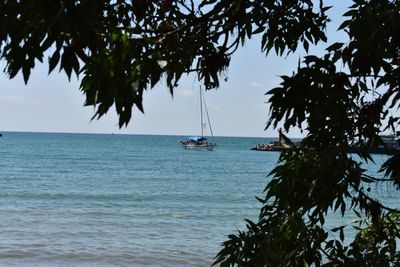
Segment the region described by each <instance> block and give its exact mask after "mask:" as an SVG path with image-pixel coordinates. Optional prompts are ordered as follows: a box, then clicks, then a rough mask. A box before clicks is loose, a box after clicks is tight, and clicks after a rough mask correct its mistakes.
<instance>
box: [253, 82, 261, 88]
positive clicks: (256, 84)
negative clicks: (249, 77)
mask: <svg viewBox="0 0 400 267" xmlns="http://www.w3.org/2000/svg"><path fill="white" fill-rule="evenodd" d="M250 85H251V86H252V87H260V86H261V85H262V83H260V82H256V81H251V82H250Z"/></svg>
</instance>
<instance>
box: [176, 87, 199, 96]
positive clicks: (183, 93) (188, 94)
mask: <svg viewBox="0 0 400 267" xmlns="http://www.w3.org/2000/svg"><path fill="white" fill-rule="evenodd" d="M178 94H179V95H181V96H183V97H188V96H194V95H195V93H194V92H193V91H192V90H187V89H186V90H183V91H179V92H178Z"/></svg>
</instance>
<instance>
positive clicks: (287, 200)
mask: <svg viewBox="0 0 400 267" xmlns="http://www.w3.org/2000/svg"><path fill="white" fill-rule="evenodd" d="M315 4H317V1H312V0H271V1H256V0H249V1H240V0H229V1H228V0H220V1H217V0H208V1H205V0H204V1H201V2H195V1H190V0H189V1H184V0H176V1H173V0H158V1H149V0H137V1H124V0H115V1H104V0H103V1H89V0H80V1H73V0H52V1H49V0H36V1H25V0H6V1H3V2H1V3H0V58H1V59H3V60H5V61H6V62H7V66H6V69H5V71H6V72H7V73H8V75H9V77H10V78H13V77H15V76H16V75H17V74H18V73H19V72H22V75H23V77H24V79H25V82H28V79H29V76H30V72H31V70H32V69H33V68H34V67H35V64H36V63H38V61H39V62H43V61H44V60H45V58H47V60H48V63H49V72H52V71H53V70H54V69H55V68H57V67H58V68H59V70H60V71H62V72H65V74H66V75H67V76H68V77H69V78H70V77H71V76H72V75H73V74H75V75H77V76H78V77H81V85H80V90H82V91H83V93H84V94H85V96H86V102H85V104H86V105H94V106H96V113H95V115H94V117H95V118H96V117H101V116H102V115H104V114H105V113H106V112H107V111H108V110H109V109H110V107H112V106H115V108H116V111H117V113H118V114H119V125H120V127H122V126H123V125H126V124H127V123H128V122H129V121H130V119H131V115H132V107H133V106H136V107H137V108H138V109H139V110H140V111H142V112H143V110H144V108H143V106H142V97H143V92H144V90H147V89H150V88H153V87H154V86H155V85H156V84H158V83H160V82H161V81H163V80H164V81H165V82H166V85H167V86H168V87H169V89H170V91H171V93H172V92H173V88H174V87H176V86H177V85H178V82H179V80H180V79H181V77H182V76H183V75H184V74H185V75H186V74H189V73H195V74H197V76H198V78H199V80H201V81H202V83H204V85H205V87H206V88H207V89H212V88H217V87H218V86H219V83H220V81H219V79H220V77H221V74H223V72H224V70H226V68H228V66H229V63H230V59H231V56H232V55H233V54H234V52H235V51H236V49H237V48H238V47H239V46H240V45H242V44H244V43H245V42H246V41H248V40H249V39H251V38H253V36H254V35H260V36H261V51H262V52H263V53H264V54H268V53H270V52H271V51H274V52H275V53H276V54H278V55H280V56H283V55H286V54H289V53H293V52H294V51H296V50H297V49H298V48H299V47H301V48H303V49H304V50H305V51H306V52H308V50H309V47H310V45H316V44H318V43H320V42H327V41H328V40H327V37H326V36H325V28H326V25H327V23H328V22H329V18H328V17H327V15H326V12H327V10H328V9H329V7H327V6H325V4H324V1H323V0H320V1H319V5H318V6H317V5H315ZM399 10H400V1H397V0H353V5H352V6H351V7H349V9H348V11H347V12H346V13H345V14H344V15H343V22H342V24H341V25H340V27H339V30H342V31H344V32H346V33H347V35H348V42H347V43H331V44H329V46H328V47H327V48H326V53H325V54H324V55H322V56H315V55H311V54H308V55H307V56H305V57H304V59H303V62H302V64H300V65H299V67H298V69H297V71H296V72H295V73H293V75H291V76H283V77H282V82H281V84H280V85H279V86H277V87H276V88H273V89H271V90H270V91H269V92H268V93H267V95H268V96H269V103H270V117H269V119H268V123H267V127H277V126H278V125H280V124H283V126H284V129H285V130H286V131H290V129H292V128H293V127H299V128H301V129H302V130H304V131H305V132H306V133H307V136H306V138H305V139H304V140H303V146H302V147H301V148H300V149H298V148H293V149H290V150H287V151H284V152H283V153H282V154H281V156H280V159H279V162H278V164H277V166H276V167H275V168H274V169H273V170H272V171H271V173H270V176H271V177H272V180H271V182H270V183H268V185H267V186H266V188H265V195H264V197H263V198H260V201H261V202H262V208H261V211H260V215H259V219H258V221H257V222H252V221H249V220H248V221H247V229H246V230H244V231H240V232H239V233H238V234H234V235H230V236H229V239H228V240H227V241H226V242H224V244H223V248H222V250H221V251H220V252H219V254H218V255H217V257H216V261H215V264H219V265H221V266H235V265H237V266H300V265H301V266H398V265H400V257H399V251H398V249H397V243H398V240H399V235H400V229H399V220H400V215H399V211H398V209H397V208H396V207H391V206H387V205H385V204H384V203H383V202H382V201H380V200H379V199H376V198H375V197H373V196H372V195H371V190H370V188H371V186H372V185H374V184H381V183H392V184H393V185H394V186H395V188H396V189H398V188H399V186H400V178H399V175H400V164H399V159H400V154H399V153H398V154H396V155H393V156H392V157H391V158H390V159H389V160H388V161H387V162H386V163H384V164H383V165H382V168H381V175H380V176H377V177H375V176H374V177H373V176H371V175H369V174H368V173H367V172H366V170H365V169H363V167H362V166H363V163H366V162H369V161H372V157H371V155H370V148H371V147H374V146H378V145H382V144H383V142H382V139H381V137H380V133H381V132H382V131H387V130H392V131H395V130H396V129H397V126H398V123H399V119H400V118H399V117H398V116H396V115H395V114H396V111H397V110H398V108H399V107H400V106H399V105H400V101H399V100H400V31H399V29H400V13H399ZM353 145H358V146H359V147H360V151H359V154H358V156H354V155H352V154H350V153H349V152H351V148H352V146H353ZM351 211H353V212H354V213H355V214H356V215H357V216H358V217H359V220H358V222H355V223H353V224H352V225H340V226H337V227H335V228H333V229H328V228H327V226H326V224H325V220H326V217H327V214H328V213H340V214H341V215H342V216H344V215H345V214H346V213H348V212H351ZM349 227H353V228H354V230H355V231H356V233H357V234H356V235H355V236H349V235H348V234H347V229H348V228H349Z"/></svg>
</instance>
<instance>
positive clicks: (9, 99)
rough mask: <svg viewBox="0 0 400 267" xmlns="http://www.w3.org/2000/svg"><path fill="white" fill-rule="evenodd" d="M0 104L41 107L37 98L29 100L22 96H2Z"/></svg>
mask: <svg viewBox="0 0 400 267" xmlns="http://www.w3.org/2000/svg"><path fill="white" fill-rule="evenodd" d="M0 102H3V103H10V104H17V105H33V106H37V105H40V104H41V102H40V101H39V100H37V99H35V98H29V97H25V96H20V95H4V96H0Z"/></svg>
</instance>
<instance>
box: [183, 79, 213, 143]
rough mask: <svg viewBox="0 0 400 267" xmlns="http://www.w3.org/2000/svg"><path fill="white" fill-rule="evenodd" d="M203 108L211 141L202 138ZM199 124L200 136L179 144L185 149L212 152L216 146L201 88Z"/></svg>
mask: <svg viewBox="0 0 400 267" xmlns="http://www.w3.org/2000/svg"><path fill="white" fill-rule="evenodd" d="M203 106H204V110H205V115H206V118H207V122H208V127H209V129H210V133H211V141H209V140H207V138H206V137H204V128H205V126H206V124H205V123H204V122H203V119H204V116H203ZM200 123H201V124H200V128H201V135H200V136H189V137H188V138H187V139H186V140H184V141H180V143H181V144H182V145H183V147H184V148H186V149H201V150H213V149H214V147H215V146H216V145H217V144H216V143H215V141H214V134H213V131H212V128H211V123H210V117H209V116H208V109H207V105H206V101H205V98H204V96H203V93H202V89H201V87H200Z"/></svg>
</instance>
